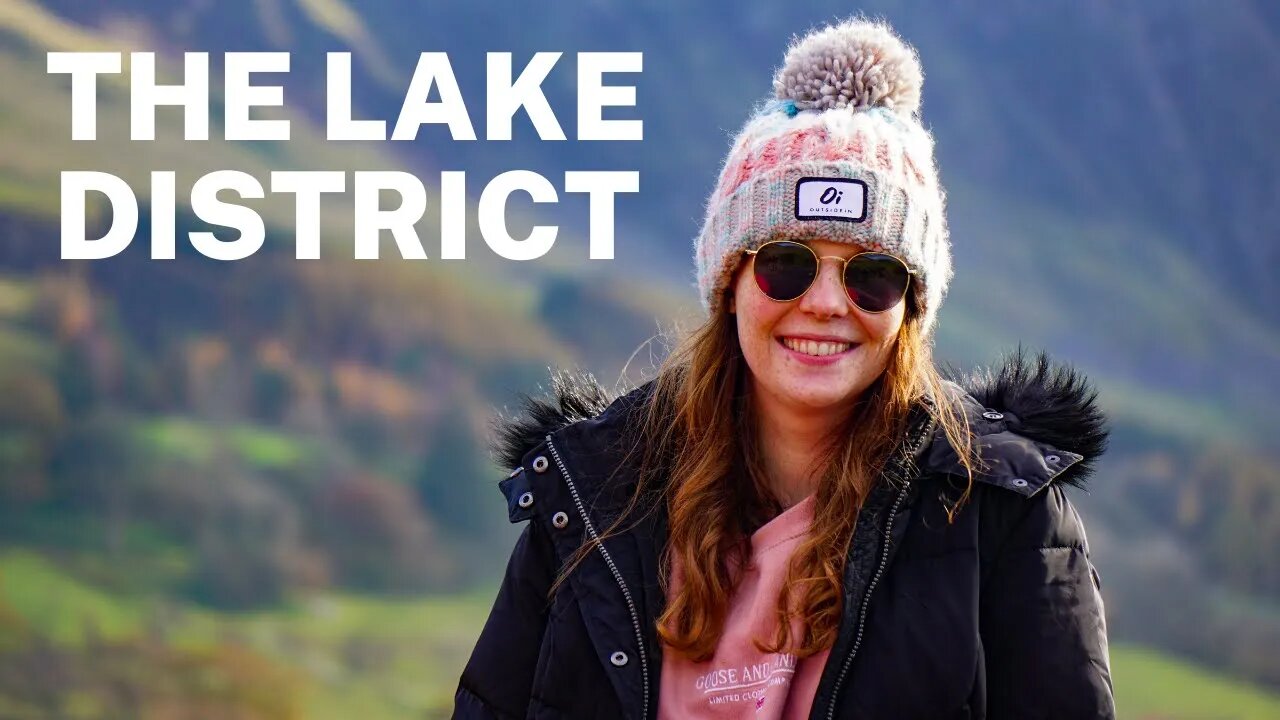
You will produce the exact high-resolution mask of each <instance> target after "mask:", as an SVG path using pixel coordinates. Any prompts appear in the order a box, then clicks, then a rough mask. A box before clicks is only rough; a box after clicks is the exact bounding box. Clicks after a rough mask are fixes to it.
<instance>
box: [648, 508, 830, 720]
mask: <svg viewBox="0 0 1280 720" xmlns="http://www.w3.org/2000/svg"><path fill="white" fill-rule="evenodd" d="M813 505H814V496H812V495H810V496H809V497H808V498H806V499H805V500H802V501H801V502H799V503H797V504H796V505H794V506H792V507H790V508H788V509H787V510H785V511H784V512H783V513H782V514H780V515H778V516H777V517H775V518H774V519H772V520H770V521H769V522H768V523H766V524H765V525H764V526H762V527H761V528H760V529H759V530H756V532H755V533H754V534H753V535H752V536H751V562H750V565H748V566H747V568H746V571H745V572H744V573H743V574H742V579H741V581H740V583H739V585H738V588H737V590H736V591H735V593H734V595H733V597H732V598H730V600H729V614H728V615H727V617H726V618H725V625H724V634H723V635H722V636H721V637H720V643H719V645H717V646H716V651H715V655H714V656H713V657H712V658H711V659H710V660H708V661H706V662H701V663H694V662H690V661H689V660H687V659H686V658H685V657H684V656H682V655H680V654H678V653H676V652H673V651H668V652H665V653H663V657H662V685H661V687H660V688H659V689H658V692H659V699H658V718H659V720H701V719H702V718H708V719H709V718H715V719H716V720H721V719H723V720H729V719H730V718H733V719H735V720H737V719H741V718H750V719H751V720H802V719H803V718H807V717H808V716H809V710H810V706H812V705H813V696H814V693H816V692H817V690H818V680H819V679H820V678H821V677H822V668H823V666H824V665H826V662H827V655H828V654H829V651H826V650H824V651H822V652H820V653H818V654H816V655H813V656H810V657H807V658H805V659H803V660H797V659H796V657H795V656H794V655H791V654H789V653H766V652H761V651H760V650H758V649H756V646H755V643H754V640H755V639H756V638H759V639H760V640H762V641H765V642H771V641H772V640H773V637H774V633H775V632H776V630H777V627H778V618H777V602H778V594H779V593H780V592H781V591H782V583H783V579H784V577H785V576H786V572H787V563H788V561H789V560H790V559H791V554H792V552H793V551H794V550H795V549H796V547H797V546H798V545H799V544H800V542H801V540H803V539H804V536H805V534H806V533H808V532H809V524H810V523H811V522H812V520H813ZM671 576H672V578H671V584H672V588H671V590H672V592H674V591H675V590H676V589H677V588H678V587H679V583H680V581H681V579H682V575H681V573H680V570H679V568H678V567H673V569H672V573H671ZM799 630H800V623H799V621H798V620H796V621H794V624H793V626H792V633H793V634H792V637H793V638H795V637H798V636H799V634H798V633H799Z"/></svg>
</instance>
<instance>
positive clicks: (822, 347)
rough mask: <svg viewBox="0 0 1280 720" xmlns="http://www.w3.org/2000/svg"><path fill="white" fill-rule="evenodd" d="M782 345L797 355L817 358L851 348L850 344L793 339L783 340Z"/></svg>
mask: <svg viewBox="0 0 1280 720" xmlns="http://www.w3.org/2000/svg"><path fill="white" fill-rule="evenodd" d="M782 344H783V345H786V346H787V347H789V348H791V349H792V350H795V351H796V352H798V353H804V354H805V355H814V356H817V357H821V356H823V355H834V354H836V353H842V352H844V351H845V350H848V349H849V348H850V347H852V343H842V342H817V341H815V340H797V339H795V338H783V339H782Z"/></svg>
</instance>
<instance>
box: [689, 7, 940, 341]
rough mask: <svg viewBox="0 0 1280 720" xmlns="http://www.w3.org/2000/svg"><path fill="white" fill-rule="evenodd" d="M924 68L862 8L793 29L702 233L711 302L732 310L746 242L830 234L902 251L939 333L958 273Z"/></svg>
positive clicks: (703, 280) (929, 322) (699, 251)
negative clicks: (770, 92)
mask: <svg viewBox="0 0 1280 720" xmlns="http://www.w3.org/2000/svg"><path fill="white" fill-rule="evenodd" d="M923 83H924V75H923V72H922V71H921V69H920V60H919V58H918V57H917V56H916V52H915V50H914V49H913V48H912V47H911V46H909V45H907V44H906V43H904V42H903V41H902V40H901V39H900V38H899V37H898V36H897V35H896V34H895V33H894V32H893V30H892V29H891V28H889V26H888V25H886V24H884V23H882V22H876V21H871V20H865V19H862V18H856V19H851V20H847V21H845V22H842V23H840V24H838V25H834V26H828V27H826V28H823V29H822V30H818V31H815V32H812V33H810V34H809V35H806V36H805V37H803V38H800V39H799V40H796V41H793V42H792V44H791V47H790V48H789V49H788V50H787V55H786V59H785V60H784V63H783V66H782V68H781V69H780V70H779V71H778V72H777V74H776V75H775V76H774V81H773V86H774V90H775V96H776V97H775V98H773V99H770V100H767V101H765V102H763V103H761V104H760V105H759V106H758V107H757V108H756V110H755V112H754V114H753V115H752V116H751V118H750V119H749V120H748V121H747V124H746V126H744V127H743V128H742V130H741V131H740V132H739V133H738V136H737V138H735V139H734V141H733V145H732V149H731V150H730V151H729V155H728V157H727V158H725V163H724V167H723V168H722V169H721V171H720V179H719V182H717V183H716V189H715V192H714V193H712V195H711V197H710V198H708V200H707V210H706V219H705V220H704V222H703V226H702V231H701V232H700V233H699V234H698V237H697V239H696V240H695V241H694V249H695V253H696V264H697V278H698V290H699V292H700V293H701V295H702V303H703V307H704V308H706V309H707V310H708V311H709V312H711V313H717V312H720V311H721V305H722V303H724V301H725V291H726V289H727V288H728V287H729V284H730V282H731V281H732V279H733V276H734V273H735V271H736V269H737V267H738V264H739V263H740V262H741V261H742V260H743V259H744V258H745V257H746V256H745V254H744V252H743V251H745V250H749V249H754V248H757V247H759V246H760V245H762V244H763V243H765V242H767V241H769V240H775V239H793V240H799V239H810V238H821V239H824V240H832V241H835V242H843V243H849V244H851V245H857V246H859V247H860V248H861V249H863V250H867V251H874V252H885V253H891V254H893V255H897V256H898V257H900V258H902V259H903V260H904V261H906V263H907V265H908V266H909V267H910V268H911V269H912V270H914V271H915V272H916V277H915V278H913V279H912V284H913V286H914V292H915V294H916V300H917V303H918V307H919V308H920V309H921V310H922V311H923V313H924V325H923V327H924V332H925V334H926V335H927V334H929V333H930V332H931V331H932V329H933V325H934V321H935V319H936V317H937V312H938V307H939V306H940V305H941V304H942V299H943V297H944V296H945V295H946V290H947V283H948V282H949V281H950V279H951V249H950V243H949V240H948V237H947V220H946V213H945V197H946V194H945V192H944V191H943V189H942V187H941V186H940V185H939V183H938V173H937V168H936V167H935V164H934V158H933V136H932V135H930V134H929V131H927V130H925V129H924V127H923V126H922V125H921V124H920V119H919V110H920V88H921V85H922V84H923Z"/></svg>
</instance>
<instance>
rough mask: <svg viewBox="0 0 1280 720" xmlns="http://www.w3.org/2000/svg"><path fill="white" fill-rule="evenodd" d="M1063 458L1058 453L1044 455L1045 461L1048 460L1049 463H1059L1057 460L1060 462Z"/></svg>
mask: <svg viewBox="0 0 1280 720" xmlns="http://www.w3.org/2000/svg"><path fill="white" fill-rule="evenodd" d="M1061 459H1062V458H1060V457H1058V456H1057V455H1045V456H1044V461H1045V462H1047V463H1057V462H1058V461H1059V460H1061Z"/></svg>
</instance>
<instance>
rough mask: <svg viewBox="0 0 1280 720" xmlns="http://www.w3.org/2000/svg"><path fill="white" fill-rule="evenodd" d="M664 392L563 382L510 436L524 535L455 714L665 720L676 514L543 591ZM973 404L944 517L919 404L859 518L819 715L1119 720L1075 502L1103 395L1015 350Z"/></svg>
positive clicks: (933, 435) (606, 494)
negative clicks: (662, 701) (644, 415)
mask: <svg viewBox="0 0 1280 720" xmlns="http://www.w3.org/2000/svg"><path fill="white" fill-rule="evenodd" d="M651 385H652V384H650V385H646V386H643V387H641V388H639V389H637V390H635V391H633V392H631V393H630V394H628V395H626V396H624V397H622V398H620V399H618V400H617V401H615V402H613V403H612V404H609V405H608V407H607V409H605V408H604V406H605V405H606V404H607V402H606V398H605V396H604V394H603V392H602V391H601V390H600V389H599V388H598V387H586V386H574V385H571V384H566V383H561V384H560V385H559V387H558V388H557V390H558V393H559V397H558V398H557V400H556V401H555V402H554V403H545V402H536V401H531V402H530V403H529V405H528V407H527V413H526V416H525V417H523V418H519V419H517V420H514V421H512V422H510V423H509V424H508V425H507V426H506V427H505V429H504V436H503V439H502V441H503V443H504V445H503V448H502V450H503V453H504V457H505V459H506V460H507V461H508V462H509V463H510V465H511V466H512V467H515V471H514V472H513V473H512V474H511V475H510V476H509V477H507V478H506V479H505V480H503V481H502V482H501V483H500V486H501V489H502V491H503V493H504V494H505V495H506V497H507V501H508V508H509V513H510V518H511V521H512V522H523V521H529V522H528V525H527V526H526V527H525V529H524V531H523V534H522V535H521V536H520V538H519V540H518V541H517V543H516V546H515V549H514V550H513V552H512V555H511V560H510V563H509V566H508V568H507V573H506V577H505V579H504V581H503V583H502V586H501V589H500V590H499V592H498V597H497V600H496V601H495V603H494V606H493V610H492V613H491V614H490V616H489V619H488V622H487V623H486V624H485V627H484V630H483V631H482V633H481V635H480V639H479V641H478V642H477V644H476V647H475V650H474V652H473V654H472V656H471V659H470V661H469V662H468V664H467V666H466V669H465V670H464V671H463V674H462V678H461V681H460V683H459V686H458V690H457V694H456V696H455V710H454V717H455V718H504V719H505V718H525V717H528V718H627V719H628V720H649V719H651V718H654V717H655V716H656V714H657V699H658V687H659V683H661V681H662V678H661V677H660V675H659V671H660V670H661V667H662V655H661V653H662V648H661V647H660V644H659V643H658V640H657V634H656V632H655V622H656V618H657V617H658V615H659V614H660V612H661V609H662V607H663V594H662V591H661V588H660V587H659V584H658V558H659V556H660V553H661V551H662V548H663V543H664V538H665V518H664V514H663V513H662V512H654V513H650V515H649V519H647V520H646V521H645V522H643V523H642V524H640V525H639V526H637V527H635V528H634V529H632V530H630V531H628V532H625V533H623V534H620V535H617V536H615V537H613V538H611V539H609V540H607V541H606V542H605V543H604V544H603V547H602V548H600V549H598V550H594V551H592V552H591V553H590V554H589V555H588V556H587V557H586V559H585V560H584V561H583V562H582V564H581V565H579V566H578V568H577V569H576V570H575V571H574V573H573V574H572V575H570V577H569V580H568V582H567V584H566V585H565V586H562V588H561V589H560V591H559V592H557V594H556V595H555V597H554V599H550V600H549V599H548V589H549V587H550V585H551V583H552V581H553V580H554V578H555V576H556V573H557V571H558V569H559V568H560V566H561V563H563V562H564V561H565V559H566V558H567V557H568V556H569V555H570V554H571V553H572V552H573V551H574V550H575V549H576V548H578V546H579V545H580V544H581V543H582V542H583V541H584V539H585V538H588V537H591V536H594V535H595V534H597V533H600V532H602V531H603V528H605V527H607V526H608V525H609V523H610V522H611V521H612V520H613V519H614V518H615V517H616V516H617V513H618V512H619V510H620V508H621V506H622V504H623V503H625V502H626V500H627V498H628V495H629V493H628V490H629V489H630V488H632V487H634V482H635V477H634V475H635V472H634V471H635V469H634V468H633V467H620V464H621V463H622V460H623V458H622V451H621V449H620V447H619V443H618V442H617V441H618V440H619V438H621V437H622V428H624V427H626V423H628V422H633V421H634V418H635V416H634V415H633V412H632V411H634V410H635V409H636V408H638V407H641V406H642V405H643V403H644V401H645V399H646V398H647V397H648V396H649V394H650V391H651ZM964 390H965V391H966V392H967V394H968V397H966V398H965V403H966V407H967V411H968V412H969V421H970V423H971V426H972V427H973V430H974V433H975V435H976V436H977V437H978V439H979V440H980V444H979V447H980V452H981V454H982V456H983V459H984V460H985V463H986V465H987V466H988V470H987V472H986V473H985V474H983V475H982V476H980V477H978V478H977V480H978V482H975V483H974V487H973V490H972V494H971V497H970V500H969V501H968V503H967V504H966V505H964V506H963V507H962V508H961V511H960V512H959V514H958V515H957V517H956V520H955V522H954V523H953V524H948V522H947V518H946V515H945V513H944V505H943V501H944V499H945V500H947V503H946V504H947V506H950V505H952V504H953V503H954V500H955V498H956V497H957V496H958V494H959V492H960V490H962V489H963V487H964V482H965V477H964V476H963V469H962V468H960V466H959V464H958V462H957V459H956V454H955V453H954V452H953V451H952V450H951V447H950V445H949V444H948V443H947V441H946V438H945V436H943V435H942V434H941V433H940V431H939V430H937V429H936V428H935V427H934V425H933V423H932V421H931V420H929V418H928V417H927V413H924V412H922V411H921V409H920V408H917V410H916V411H915V412H914V416H913V421H912V423H911V429H910V431H909V432H908V435H907V437H906V438H905V439H904V442H903V445H902V451H901V452H900V453H899V455H898V456H897V457H896V458H895V459H894V461H893V462H892V463H890V464H889V465H888V466H887V467H886V469H885V471H884V472H883V473H882V475H881V478H880V480H881V481H880V482H877V483H876V484H875V486H874V490H873V491H872V493H871V494H870V495H869V497H868V499H867V500H866V502H865V505H864V506H863V508H862V510H861V515H860V517H859V520H858V522H857V524H856V527H855V530H854V536H853V540H852V544H851V547H850V551H849V554H848V560H847V563H846V569H845V580H844V598H843V602H844V604H843V618H842V621H841V624H840V630H839V636H838V639H837V641H836V643H835V645H834V647H833V648H832V652H831V654H830V656H829V659H828V661H827V664H826V667H825V668H824V671H823V674H822V679H821V681H820V684H819V686H818V690H817V694H816V696H815V697H814V702H813V710H812V713H811V715H810V717H811V718H823V719H825V720H833V719H834V718H846V719H854V718H856V719H857V720H976V719H979V718H993V719H995V720H1006V719H1009V720H1013V719H1016V720H1033V719H1038V718H1042V719H1050V718H1052V719H1055V720H1057V719H1061V720H1085V719H1086V718H1114V717H1115V709H1114V703H1113V699H1112V684H1111V672H1110V666H1109V659H1108V652H1107V635H1106V622H1105V619H1104V613H1103V603H1102V598H1101V595H1100V581H1099V579H1098V575H1097V573H1096V571H1095V570H1094V568H1093V566H1092V564H1091V563H1090V560H1089V546H1088V542H1087V541H1086V539H1085V530H1084V527H1083V525H1082V524H1081V520H1080V517H1079V515H1078V514H1077V513H1076V510H1075V508H1074V507H1073V506H1072V504H1071V502H1070V501H1069V500H1068V499H1067V495H1066V494H1065V492H1064V489H1065V487H1066V486H1067V485H1074V486H1082V485H1083V482H1084V480H1085V478H1086V476H1087V475H1088V474H1089V472H1090V471H1091V469H1092V468H1091V465H1092V462H1093V461H1094V460H1095V459H1096V458H1097V457H1098V455H1099V454H1100V453H1101V452H1102V451H1103V449H1104V448H1105V445H1106V430H1105V428H1104V423H1103V418H1102V415H1101V413H1100V412H1099V411H1098V409H1097V407H1096V406H1095V404H1094V394H1093V392H1092V391H1090V390H1089V388H1088V385H1087V383H1086V382H1085V380H1084V379H1083V378H1082V377H1081V376H1079V375H1078V374H1076V373H1075V372H1073V371H1072V370H1071V369H1069V368H1064V367H1059V366H1054V365H1052V364H1051V363H1050V362H1049V361H1048V359H1047V358H1045V357H1044V356H1043V355H1042V356H1040V357H1039V358H1038V359H1035V360H1028V359H1026V358H1024V357H1023V356H1022V355H1021V354H1020V353H1019V354H1018V355H1015V356H1013V357H1012V358H1010V359H1009V360H1008V361H1007V363H1006V365H1005V366H1004V367H1003V368H1001V369H999V370H998V371H997V372H996V373H994V374H988V375H985V376H982V377H978V378H975V379H974V380H971V381H966V384H965V387H964ZM615 469H616V470H618V471H619V472H618V473H617V475H616V476H615V477H613V478H612V480H610V479H609V478H610V475H611V473H613V472H614V470H615ZM957 473H960V475H959V476H957Z"/></svg>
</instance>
